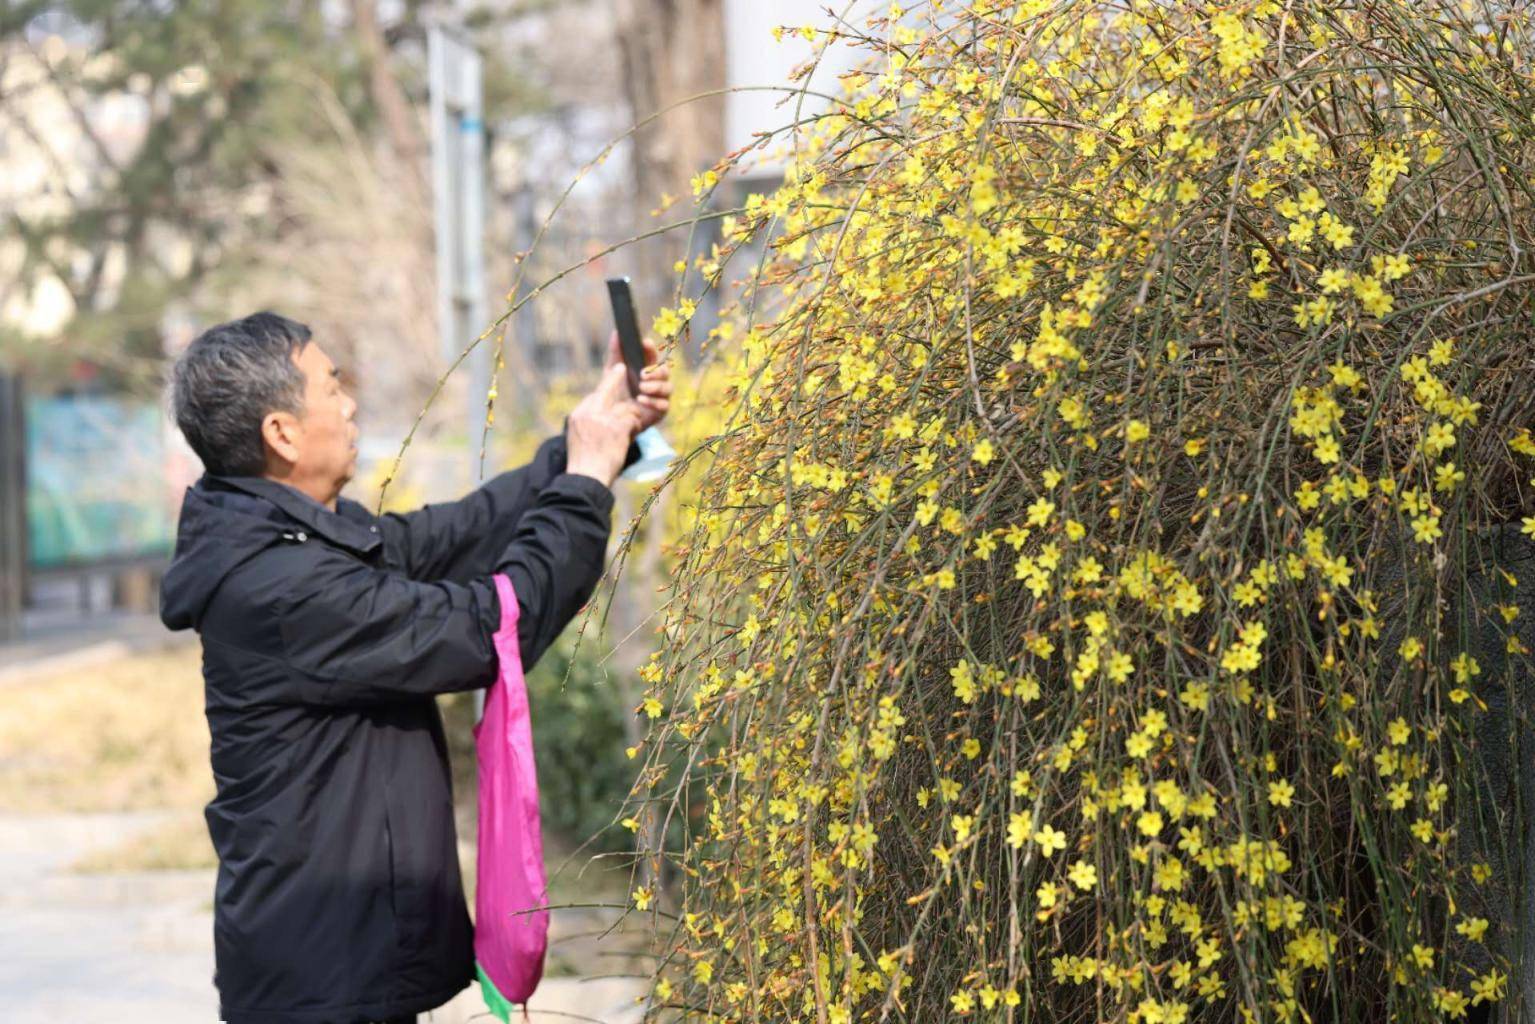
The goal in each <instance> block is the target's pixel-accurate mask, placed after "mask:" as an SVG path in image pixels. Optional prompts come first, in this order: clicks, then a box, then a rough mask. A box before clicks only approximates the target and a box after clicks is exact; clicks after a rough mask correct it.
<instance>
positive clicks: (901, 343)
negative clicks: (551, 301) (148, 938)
mask: <svg viewBox="0 0 1535 1024" xmlns="http://www.w3.org/2000/svg"><path fill="white" fill-rule="evenodd" d="M1505 7H1506V9H1505ZM1499 10H1500V11H1501V12H1502V13H1500V14H1499V16H1498V18H1496V19H1493V20H1492V22H1488V21H1487V20H1486V19H1483V18H1482V17H1481V16H1479V15H1477V14H1475V13H1469V14H1468V13H1467V11H1466V10H1465V9H1463V5H1460V4H1459V3H1456V2H1453V0H1412V2H1408V0H1380V2H1372V3H1369V4H1362V3H1361V4H1355V3H1344V4H1322V3H1311V2H1297V3H1278V2H1274V0H1235V2H1222V3H1215V2H1205V0H1192V2H1189V3H1177V4H1172V3H1158V2H1149V0H1130V2H1125V3H1100V2H1086V0H975V2H970V3H959V2H956V0H928V2H924V3H922V4H920V5H917V4H914V5H910V6H909V8H903V7H900V6H893V7H891V8H889V9H886V10H884V11H882V12H881V14H880V15H879V16H878V17H876V18H875V19H873V20H872V21H871V22H869V23H867V24H866V25H862V26H854V25H852V24H851V23H850V22H839V23H838V24H837V25H836V26H835V27H828V29H827V30H825V31H816V30H812V31H811V32H809V33H808V34H804V37H805V38H807V39H810V40H811V41H812V42H813V43H814V44H815V45H816V46H817V47H818V48H825V47H830V46H833V45H836V46H849V45H861V46H863V47H864V48H865V51H866V53H867V60H866V62H865V63H864V64H863V65H861V67H860V69H859V70H858V71H857V72H856V73H855V74H852V75H849V76H848V77H847V78H845V79H844V80H843V85H842V92H841V93H840V95H838V96H837V97H836V99H835V102H833V103H832V104H831V105H830V106H829V107H828V108H827V109H826V110H825V111H824V112H823V113H821V114H818V115H815V116H811V117H805V118H803V119H802V123H800V124H799V125H798V126H797V127H796V129H795V133H796V135H795V148H794V161H793V163H792V165H791V169H790V171H789V173H788V174H787V175H786V179H785V181H784V183H783V185H782V186H781V187H780V188H778V189H777V190H776V191H774V192H773V194H771V195H757V196H754V197H750V198H748V199H747V200H745V201H744V203H743V204H742V206H741V208H740V209H739V210H736V211H734V212H732V213H731V214H730V215H729V216H728V217H724V218H722V220H721V230H722V238H723V245H724V248H723V249H721V250H719V251H717V252H712V253H710V255H709V259H710V260H711V261H713V264H714V266H713V269H714V270H716V271H720V273H716V274H714V275H712V276H710V277H709V278H707V279H708V280H718V279H719V278H720V276H721V273H722V271H721V268H723V267H725V266H726V264H727V263H729V259H730V256H731V254H732V253H733V252H735V251H736V250H738V249H739V250H742V251H745V252H748V253H754V254H755V255H754V256H753V259H752V264H751V266H750V267H743V268H741V273H742V275H744V277H743V280H742V281H741V284H740V289H741V290H740V293H739V296H738V298H739V301H738V303H736V304H735V305H730V304H727V306H726V312H725V323H726V324H729V325H732V326H730V327H729V328H728V330H727V331H726V332H724V333H720V334H716V335H714V336H711V338H710V339H709V343H708V347H709V351H710V353H711V354H712V355H715V356H717V357H718V358H719V359H720V360H721V361H722V362H724V363H725V364H726V365H727V366H728V367H729V372H730V380H729V385H728V387H727V389H726V393H725V395H724V396H723V401H724V405H723V407H722V414H721V417H720V418H721V420H722V421H723V425H722V427H721V429H720V430H719V432H718V433H717V434H716V435H715V436H713V437H711V438H709V439H707V440H706V441H705V442H704V443H703V444H701V445H700V450H701V451H704V452H705V453H706V456H707V458H708V460H709V462H710V465H709V467H708V474H707V476H706V478H705V480H704V482H703V483H702V485H701V490H700V492H699V494H698V496H697V505H696V509H695V510H694V511H693V512H692V513H690V514H691V515H692V516H693V517H694V519H693V521H694V523H695V527H696V528H695V529H694V530H693V532H692V534H691V535H690V536H689V537H688V538H686V539H685V540H684V542H683V543H681V544H679V545H678V549H677V551H676V567H677V582H676V584H675V587H674V589H673V594H672V598H671V600H669V601H668V602H667V605H666V620H665V622H664V624H663V625H662V627H661V630H660V632H661V635H662V638H663V648H662V650H661V651H660V652H658V654H657V660H656V661H655V662H654V663H653V667H652V668H649V669H647V674H646V676H645V679H646V682H647V685H648V687H649V692H648V693H647V695H646V702H645V703H643V704H641V705H640V707H641V709H642V710H643V711H644V713H645V714H646V715H647V716H648V719H650V720H653V722H652V726H651V734H650V736H649V737H647V740H646V742H645V744H644V755H645V756H644V759H643V761H642V762H641V771H640V777H639V780H638V782H637V785H636V790H635V799H636V801H637V806H639V807H643V808H649V809H651V810H652V811H657V810H658V809H659V810H658V813H661V814H663V815H664V816H665V819H666V822H667V827H666V828H658V829H655V830H653V831H652V833H651V835H652V840H653V842H654V843H655V846H654V848H653V849H651V850H648V851H646V852H647V853H649V854H651V855H653V856H654V857H655V858H656V860H657V861H663V860H664V862H665V863H667V864H668V865H669V866H670V869H671V874H670V876H669V879H668V884H667V885H666V886H664V887H662V888H660V889H656V888H652V887H650V886H648V885H647V886H639V887H637V891H636V899H635V902H636V907H637V908H638V909H640V910H645V911H646V912H648V913H653V914H655V915H656V920H657V921H658V923H664V924H665V927H663V928H658V931H657V941H658V949H657V953H658V956H659V957H660V963H661V964H662V966H661V967H660V968H659V969H658V971H657V977H656V984H655V989H654V993H653V995H654V998H653V999H652V1005H651V1013H652V1015H653V1018H654V1019H656V1020H689V1021H707V1022H711V1024H715V1022H717V1024H725V1022H736V1021H742V1022H744V1021H782V1022H786V1024H787V1022H802V1024H812V1022H814V1024H852V1022H855V1021H871V1022H872V1021H881V1020H902V1021H920V1022H924V1024H926V1022H944V1021H966V1020H978V1021H1062V1022H1076V1021H1097V1020H1115V1021H1124V1022H1127V1024H1190V1022H1216V1021H1221V1022H1225V1021H1248V1022H1257V1021H1264V1022H1297V1024H1298V1022H1301V1021H1306V1020H1337V1021H1343V1022H1364V1021H1376V1020H1381V1019H1388V1018H1384V1017H1383V1016H1382V1010H1381V1008H1382V1007H1389V1008H1390V1009H1389V1014H1390V1016H1389V1019H1394V1020H1400V1021H1423V1020H1437V1019H1449V1020H1457V1019H1463V1018H1464V1016H1465V1014H1466V1013H1467V1012H1468V1010H1469V1009H1470V1008H1472V1007H1475V1006H1481V1005H1483V1004H1485V1003H1488V1002H1492V1001H1497V1000H1501V999H1503V998H1505V997H1506V995H1507V979H1508V970H1509V969H1508V963H1507V954H1508V950H1509V948H1510V940H1511V936H1510V929H1511V928H1512V927H1513V924H1514V920H1515V918H1514V915H1512V914H1511V912H1510V911H1509V910H1508V908H1507V907H1506V906H1504V905H1503V904H1500V902H1499V900H1500V899H1502V897H1501V896H1500V895H1499V892H1500V891H1501V890H1500V889H1499V885H1500V880H1503V879H1508V878H1515V877H1519V874H1518V872H1519V870H1520V869H1519V867H1518V865H1516V864H1511V863H1509V862H1508V859H1507V855H1508V851H1510V850H1514V851H1517V850H1518V849H1519V844H1518V843H1513V844H1509V843H1507V842H1502V843H1500V842H1499V841H1497V836H1496V835H1495V834H1494V833H1495V831H1496V829H1497V828H1499V827H1505V826H1504V825H1502V824H1499V823H1500V822H1504V821H1506V820H1507V819H1508V818H1509V817H1510V815H1509V814H1503V813H1502V812H1501V811H1500V812H1499V813H1498V814H1492V813H1488V812H1487V811H1486V810H1485V806H1484V801H1485V799H1486V798H1485V793H1486V792H1487V785H1486V784H1485V778H1484V773H1485V772H1486V771H1487V769H1486V766H1485V765H1484V764H1483V761H1482V758H1483V757H1484V756H1486V755H1484V754H1483V753H1479V752H1478V750H1479V748H1478V747H1477V746H1476V745H1474V744H1471V743H1469V742H1468V738H1469V737H1470V735H1471V730H1475V729H1477V728H1480V727H1482V726H1481V723H1484V721H1485V719H1484V718H1483V716H1486V715H1491V714H1495V713H1497V709H1498V708H1499V707H1506V706H1508V700H1507V699H1506V698H1509V692H1508V691H1507V689H1506V688H1509V687H1516V686H1517V685H1519V684H1518V679H1519V678H1520V672H1521V671H1523V673H1524V674H1525V675H1527V676H1530V677H1531V678H1535V666H1530V665H1529V664H1528V663H1527V662H1526V661H1525V660H1524V659H1525V658H1526V657H1527V656H1528V655H1529V653H1530V652H1529V651H1528V650H1527V649H1526V647H1525V644H1524V642H1523V641H1522V640H1521V631H1522V630H1523V629H1524V628H1525V620H1524V617H1522V616H1521V615H1520V612H1519V607H1518V606H1519V603H1520V602H1519V600H1518V588H1519V586H1520V583H1519V580H1518V576H1519V575H1520V569H1519V567H1518V566H1517V564H1514V563H1510V564H1504V563H1503V562H1500V561H1499V559H1500V558H1501V557H1504V555H1506V554H1507V553H1508V552H1509V551H1510V550H1514V548H1513V547H1512V546H1513V545H1516V544H1520V543H1523V544H1528V543H1530V539H1529V538H1535V509H1531V508H1530V507H1529V505H1531V504H1535V502H1532V501H1531V500H1530V499H1529V498H1528V490H1529V488H1530V487H1532V486H1535V481H1532V480H1531V479H1530V475H1531V472H1532V470H1535V434H1532V433H1531V430H1530V428H1531V426H1532V425H1535V389H1531V388H1530V387H1529V386H1528V382H1529V375H1530V372H1531V370H1532V368H1535V367H1532V365H1531V363H1530V358H1529V341H1528V324H1529V309H1530V306H1531V302H1532V299H1531V295H1532V291H1531V284H1532V283H1535V268H1532V266H1531V263H1530V258H1531V257H1530V254H1531V253H1535V187H1531V186H1532V184H1535V182H1532V179H1531V174H1532V168H1535V120H1532V119H1531V117H1530V116H1529V111H1530V110H1531V109H1535V78H1532V75H1531V62H1532V60H1535V25H1532V22H1531V19H1530V17H1529V16H1528V14H1527V12H1521V11H1518V10H1516V9H1515V8H1514V7H1512V6H1508V5H1502V6H1499ZM729 180H730V167H729V165H728V161H727V162H725V163H723V164H722V165H721V166H720V167H718V168H716V169H715V170H714V171H712V172H710V175H705V176H703V177H700V178H699V179H697V180H696V181H695V191H696V193H697V195H698V196H699V198H700V200H701V201H702V200H706V199H709V198H710V197H711V196H714V195H716V194H717V190H718V189H719V188H720V187H721V185H722V184H723V183H724V182H728V181H729ZM731 266H735V265H734V264H731ZM699 308H700V303H699V298H698V297H697V296H694V297H692V298H682V297H680V293H679V299H678V300H677V302H675V303H673V304H672V305H671V306H670V307H668V309H666V310H663V312H662V314H661V317H659V318H658V322H657V324H656V328H657V330H658V332H661V333H663V334H667V335H668V336H677V337H681V336H682V335H683V334H684V333H685V332H686V331H688V330H690V329H691V328H690V323H689V322H690V320H691V319H692V318H693V317H694V316H695V315H696V313H697V310H698V309H699ZM1521 523H1522V524H1523V525H1522V528H1521V526H1520V524H1521ZM1507 527H1511V529H1509V528H1507ZM1526 535H1528V538H1527V537H1526ZM1500 688H1501V689H1500ZM1495 695H1497V696H1499V697H1502V698H1505V699H1504V700H1502V701H1498V700H1494V699H1492V698H1493V697H1494V696H1495ZM652 702H653V703H652ZM1479 801H1483V802H1479ZM1479 808H1482V810H1480V811H1479ZM631 813H632V814H633V815H634V816H631V817H630V818H629V819H628V820H637V813H638V812H631ZM1514 813H1515V814H1517V813H1525V812H1514ZM1506 827H1512V828H1514V829H1515V830H1516V832H1517V830H1518V829H1519V828H1522V827H1524V826H1523V824H1522V823H1520V822H1518V821H1513V822H1509V823H1508V824H1507V826H1506ZM663 911H664V913H663Z"/></svg>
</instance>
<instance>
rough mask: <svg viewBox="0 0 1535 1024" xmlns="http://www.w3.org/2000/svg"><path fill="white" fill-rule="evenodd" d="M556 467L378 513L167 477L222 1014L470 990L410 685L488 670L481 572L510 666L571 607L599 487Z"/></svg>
mask: <svg viewBox="0 0 1535 1024" xmlns="http://www.w3.org/2000/svg"><path fill="white" fill-rule="evenodd" d="M638 455H639V450H638V447H637V446H634V445H631V446H630V450H629V460H628V461H629V462H630V463H632V462H633V461H635V459H636V458H637V457H638ZM564 469H565V439H564V437H563V435H560V436H556V437H552V438H550V439H548V440H547V441H545V442H544V443H543V444H542V445H540V447H539V449H538V453H537V455H536V457H535V458H534V460H533V461H532V462H531V463H530V464H529V465H527V466H523V467H521V468H519V469H515V470H512V471H511V472H508V473H503V474H501V475H500V476H497V477H495V478H494V479H492V480H490V481H488V482H487V483H486V484H485V485H484V486H482V487H481V488H479V489H478V490H476V491H474V492H473V493H471V494H470V495H469V496H468V497H466V498H463V499H462V500H460V501H456V502H450V503H444V504H439V505H428V506H427V507H425V508H423V509H421V510H420V511H417V512H413V513H410V514H408V515H396V514H389V515H385V516H382V517H375V516H373V515H372V514H371V513H369V512H368V511H367V510H366V509H365V508H363V506H362V505H359V504H358V503H356V502H354V501H349V500H346V499H342V500H341V501H340V502H339V503H338V505H337V510H336V511H335V512H331V511H330V510H328V509H327V508H325V507H324V506H323V505H321V504H320V503H319V502H317V501H314V500H313V499H311V498H309V497H307V496H305V495H303V494H300V493H299V492H298V491H296V490H293V489H292V488H289V487H287V486H285V485H283V484H279V483H275V482H273V481H270V480H265V479H261V478H253V477H216V476H206V475H205V476H204V477H203V478H202V479H200V480H199V481H198V482H197V483H196V485H195V486H193V487H191V488H188V490H187V492H186V496H185V499H184V501H183V504H182V508H181V521H180V525H179V527H178V530H177V536H176V550H175V555H174V558H173V561H172V564H171V567H170V569H169V571H168V572H167V573H166V576H165V582H164V586H163V589H162V592H161V599H160V616H161V618H162V619H163V620H164V622H165V624H166V625H167V626H168V627H170V628H171V629H187V628H192V629H195V630H197V632H198V633H199V634H200V636H201V638H202V647H203V677H204V680H205V682H206V686H207V715H208V727H209V730H210V732H211V734H212V761H213V775H214V779H215V781H216V783H217V793H218V795H217V796H216V797H215V798H214V799H213V800H212V802H210V803H209V804H208V807H207V811H206V817H207V821H208V831H209V833H210V835H211V837H212V839H213V845H214V848H215V849H216V850H217V852H218V858H219V870H218V884H217V889H216V895H215V899H214V924H213V927H214V953H215V960H216V973H215V977H214V982H215V984H216V985H217V987H218V991H219V1003H220V1008H221V1015H222V1017H223V1018H224V1019H225V1020H227V1021H229V1022H230V1024H290V1022H292V1024H298V1022H302V1024H349V1022H354V1021H368V1020H376V1019H378V1018H381V1017H392V1016H395V1015H399V1014H409V1013H416V1012H421V1011H424V1010H428V1009H431V1008H433V1007H436V1006H439V1005H441V1004H442V1003H444V1002H446V1001H447V1000H448V999H450V998H451V997H452V996H453V995H454V994H455V993H457V992H458V991H459V990H460V989H462V988H464V986H466V985H467V984H469V982H470V981H471V980H472V978H473V975H474V954H473V949H472V945H473V943H472V932H471V928H470V923H469V915H468V910H467V908H466V907H465V904H464V895H463V887H462V884H461V881H460V876H459V868H458V853H457V837H456V834H455V829H454V824H453V798H452V789H451V783H450V776H449V766H448V755H447V748H446V745H445V742H444V739H443V731H442V722H441V719H440V718H439V716H438V713H437V706H436V704H435V702H434V701H433V699H432V697H433V694H438V693H445V692H448V691H452V690H467V689H472V688H475V687H482V686H486V685H488V684H489V683H490V681H491V680H492V679H493V678H494V674H495V669H496V657H495V653H494V648H493V646H492V643H491V637H492V636H493V635H494V633H495V631H496V629H497V627H498V626H499V623H500V607H499V601H498V599H497V597H496V588H495V584H494V581H493V580H492V579H491V578H490V577H491V575H492V574H493V573H506V574H507V575H508V576H509V577H510V578H511V581H512V586H513V589H514V590H515V592H516V594H517V599H518V605H519V608H520V618H519V621H518V629H517V632H518V639H519V641H520V643H521V653H522V659H523V663H524V665H525V666H531V665H532V664H533V663H534V662H535V661H537V660H538V658H539V655H541V654H542V653H543V651H544V650H545V648H547V647H548V646H549V644H550V643H551V642H553V640H554V639H555V637H556V636H558V635H559V633H560V631H561V630H562V629H564V627H565V625H566V624H567V623H568V622H569V621H570V620H571V619H572V618H573V617H574V616H575V614H576V613H577V612H578V611H579V610H580V608H581V606H582V605H583V604H585V603H586V601H587V600H588V599H589V598H590V597H591V595H592V592H593V591H594V589H595V587H596V584H597V581H598V579H599V578H600V577H601V575H602V569H603V562H604V558H605V555H606V548H607V541H608V535H609V532H610V529H611V524H610V518H609V517H610V513H611V511H612V506H613V494H612V492H611V491H609V489H608V488H607V487H605V486H603V484H602V483H601V482H600V481H598V480H594V479H592V478H590V477H586V476H580V475H576V474H571V473H566V472H565V471H564Z"/></svg>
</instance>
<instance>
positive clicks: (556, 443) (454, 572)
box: [379, 430, 640, 583]
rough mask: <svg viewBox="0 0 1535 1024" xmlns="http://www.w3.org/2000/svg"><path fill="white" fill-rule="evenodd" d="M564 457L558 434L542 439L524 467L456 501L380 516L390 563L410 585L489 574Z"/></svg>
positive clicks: (632, 446) (629, 460)
mask: <svg viewBox="0 0 1535 1024" xmlns="http://www.w3.org/2000/svg"><path fill="white" fill-rule="evenodd" d="M566 454H567V450H566V447H565V434H564V432H563V430H562V431H561V432H560V433H558V434H556V435H554V436H553V437H550V438H546V439H545V440H544V441H543V442H542V443H541V444H540V445H539V446H538V451H537V452H536V453H535V454H534V456H533V459H532V461H531V462H529V463H528V464H527V465H525V466H519V467H518V468H516V469H513V470H508V471H507V472H505V473H501V474H500V475H498V476H495V477H492V478H491V479H489V480H487V481H486V482H485V483H484V484H483V485H481V486H480V487H479V488H477V489H476V490H474V491H473V492H471V493H470V494H469V495H467V496H466V497H463V498H460V499H459V500H458V501H449V502H442V503H440V504H433V505H427V506H425V507H423V508H421V509H418V510H417V511H415V512H407V513H403V514H402V513H388V514H386V515H384V516H383V517H381V518H380V520H379V527H380V529H381V530H382V531H383V538H384V543H385V544H386V545H388V547H389V548H390V559H391V561H392V562H393V563H394V564H396V565H399V566H402V567H403V568H404V571H405V574H406V575H407V576H409V577H410V578H411V579H413V580H423V581H434V580H449V581H452V582H455V583H467V582H468V581H469V580H472V579H474V578H475V577H477V576H485V575H488V574H490V573H491V572H492V571H494V570H493V567H494V566H495V565H496V560H497V558H498V557H499V556H500V554H501V552H502V551H503V549H505V547H506V546H507V544H509V543H510V542H511V540H512V538H513V537H514V536H516V533H517V529H518V526H519V523H520V521H521V519H522V516H523V513H525V512H526V511H527V510H528V509H529V508H530V507H531V506H532V505H533V502H534V501H535V500H536V499H537V497H538V495H539V492H541V491H542V490H543V489H544V488H545V487H546V486H548V484H549V482H550V481H551V480H553V479H554V478H555V477H556V476H559V475H560V474H562V473H564V472H565V460H566ZM639 457H640V450H639V445H638V444H636V443H635V442H633V441H630V442H629V452H628V454H627V456H626V461H625V462H624V467H625V468H628V467H629V466H630V465H631V464H633V463H634V462H636V461H638V460H639Z"/></svg>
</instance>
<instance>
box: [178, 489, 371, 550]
mask: <svg viewBox="0 0 1535 1024" xmlns="http://www.w3.org/2000/svg"><path fill="white" fill-rule="evenodd" d="M203 482H204V485H205V486H206V485H210V484H211V485H214V486H218V487H226V488H229V489H231V490H236V491H243V492H244V493H246V494H250V495H254V496H255V497H258V498H262V499H264V500H266V501H268V502H271V503H272V504H273V505H276V506H277V507H278V508H279V509H281V510H282V511H283V512H284V513H285V514H286V515H287V516H288V517H289V518H290V519H293V520H295V521H296V522H298V523H299V524H300V525H301V526H303V527H304V528H306V529H307V530H308V531H309V532H310V533H313V534H315V535H316V536H318V537H323V538H324V539H326V540H328V541H330V542H331V543H332V544H336V545H339V546H340V547H344V548H347V549H348V550H350V551H355V552H357V553H358V554H362V555H366V554H371V553H372V552H373V550H374V549H375V548H377V547H378V546H379V545H380V544H382V543H383V541H382V540H381V539H380V537H379V533H378V526H377V524H376V523H374V522H373V517H372V516H371V515H368V513H367V510H365V509H363V508H362V506H360V505H357V504H356V502H351V501H347V500H346V499H345V498H343V499H341V500H340V501H338V502H337V503H336V509H337V511H335V512H332V511H331V510H330V509H328V508H326V507H325V506H324V505H322V504H320V503H319V502H318V501H315V500H314V499H313V498H311V497H310V496H309V495H307V494H305V493H303V492H302V491H299V490H297V489H295V488H292V487H289V486H288V485H287V484H280V483H278V482H277V481H276V480H268V479H267V478H266V477H260V476H213V475H211V474H205V475H204V476H203ZM347 512H350V513H352V514H351V515H346V514H343V513H347Z"/></svg>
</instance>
